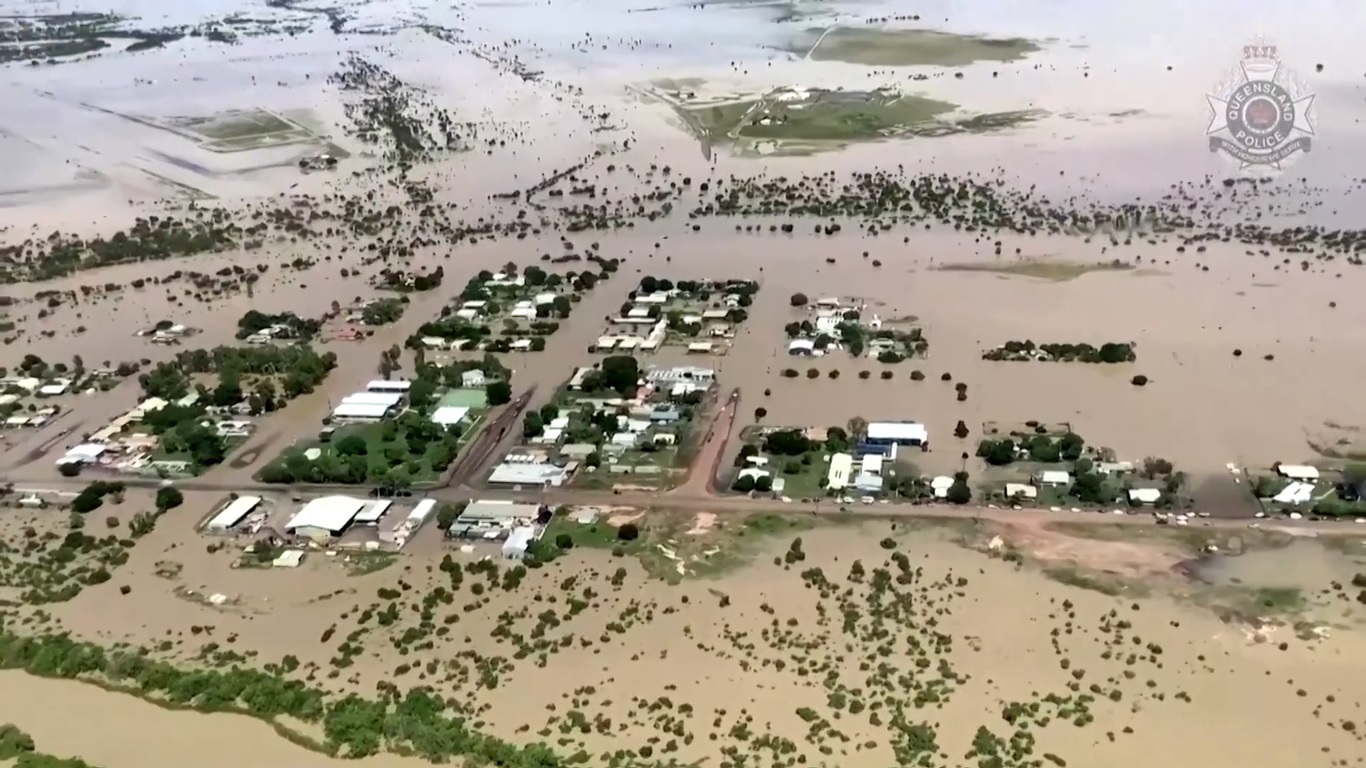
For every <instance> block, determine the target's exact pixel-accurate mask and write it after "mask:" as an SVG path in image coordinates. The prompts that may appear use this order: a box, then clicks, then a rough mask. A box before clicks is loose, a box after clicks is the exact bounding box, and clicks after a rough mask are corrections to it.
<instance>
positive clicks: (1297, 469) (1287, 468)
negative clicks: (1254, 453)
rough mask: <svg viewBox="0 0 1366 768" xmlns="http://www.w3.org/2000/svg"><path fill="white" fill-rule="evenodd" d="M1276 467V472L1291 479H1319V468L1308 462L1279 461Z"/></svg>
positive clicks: (1307, 480) (1305, 480) (1311, 480)
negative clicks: (1291, 462) (1287, 462)
mask: <svg viewBox="0 0 1366 768" xmlns="http://www.w3.org/2000/svg"><path fill="white" fill-rule="evenodd" d="M1274 469H1275V470H1276V474H1278V475H1280V476H1281V477H1284V478H1288V479H1290V480H1299V481H1301V482H1313V481H1315V480H1318V479H1319V468H1318V467H1312V466H1309V465H1308V464H1281V463H1279V462H1277V464H1276V465H1275V467H1274Z"/></svg>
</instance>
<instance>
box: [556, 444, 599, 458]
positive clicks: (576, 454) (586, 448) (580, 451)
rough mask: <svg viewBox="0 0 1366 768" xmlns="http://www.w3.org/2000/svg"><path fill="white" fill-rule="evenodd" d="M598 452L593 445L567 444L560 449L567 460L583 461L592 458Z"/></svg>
mask: <svg viewBox="0 0 1366 768" xmlns="http://www.w3.org/2000/svg"><path fill="white" fill-rule="evenodd" d="M597 450H598V447H597V446H596V445H593V444H592V443H566V444H565V445H563V446H561V447H560V455H561V456H564V457H565V458H569V459H575V460H578V461H582V460H584V459H586V458H588V457H589V456H592V455H593V453H594V452H595V451H597Z"/></svg>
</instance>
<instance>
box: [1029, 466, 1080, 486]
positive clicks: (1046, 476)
mask: <svg viewBox="0 0 1366 768" xmlns="http://www.w3.org/2000/svg"><path fill="white" fill-rule="evenodd" d="M1035 481H1036V482H1037V483H1038V484H1039V485H1040V486H1053V487H1057V486H1061V485H1071V484H1072V475H1071V474H1070V473H1068V472H1067V471H1065V470H1061V469H1045V470H1044V471H1042V472H1040V473H1039V474H1038V475H1037V476H1036V477H1035Z"/></svg>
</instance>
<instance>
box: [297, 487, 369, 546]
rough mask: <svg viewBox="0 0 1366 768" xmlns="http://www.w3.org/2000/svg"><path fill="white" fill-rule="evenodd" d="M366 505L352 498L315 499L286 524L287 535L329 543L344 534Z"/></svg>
mask: <svg viewBox="0 0 1366 768" xmlns="http://www.w3.org/2000/svg"><path fill="white" fill-rule="evenodd" d="M365 505H366V502H365V501H364V500H362V499H357V498H353V497H351V496H323V497H322V498H318V499H313V500H312V501H310V502H308V503H307V504H305V505H304V506H303V508H302V509H300V510H299V511H298V512H297V513H296V514H295V515H294V517H292V518H290V519H289V522H287V523H285V533H289V534H293V535H295V536H299V537H300V538H305V539H309V540H310V541H314V542H318V543H322V542H326V541H329V540H330V539H332V538H335V537H337V536H340V535H341V534H342V533H344V532H345V531H346V529H347V528H349V527H350V526H351V522H352V521H353V520H355V519H356V515H358V514H360V511H361V509H362V508H364V507H365Z"/></svg>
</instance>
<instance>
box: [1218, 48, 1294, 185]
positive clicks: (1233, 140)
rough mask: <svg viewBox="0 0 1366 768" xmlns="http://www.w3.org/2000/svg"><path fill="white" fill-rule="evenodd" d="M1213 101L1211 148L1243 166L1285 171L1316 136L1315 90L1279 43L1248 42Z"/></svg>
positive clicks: (1243, 167)
mask: <svg viewBox="0 0 1366 768" xmlns="http://www.w3.org/2000/svg"><path fill="white" fill-rule="evenodd" d="M1215 93H1216V94H1219V95H1210V96H1206V99H1208V101H1209V109H1210V123H1209V130H1208V131H1207V132H1206V133H1207V134H1208V136H1209V151H1210V152H1223V153H1224V154H1226V155H1228V156H1229V157H1232V158H1233V159H1235V160H1237V161H1238V163H1239V166H1238V167H1239V170H1243V169H1248V168H1254V169H1258V170H1268V171H1279V170H1280V169H1281V168H1283V167H1284V165H1285V164H1286V163H1287V162H1288V161H1291V160H1293V159H1295V156H1296V155H1298V154H1299V153H1301V152H1308V151H1309V150H1310V147H1311V146H1312V141H1313V136H1314V94H1312V93H1309V92H1308V91H1307V90H1306V89H1305V87H1304V85H1303V83H1301V82H1300V80H1299V79H1298V78H1297V77H1295V74H1294V72H1292V71H1291V70H1290V69H1289V68H1287V67H1285V66H1283V65H1282V64H1281V60H1280V58H1279V57H1278V56H1277V55H1276V47H1275V46H1274V45H1266V44H1265V43H1262V42H1260V41H1259V42H1257V43H1255V44H1252V45H1245V46H1243V60H1242V61H1241V62H1239V64H1238V66H1237V67H1235V68H1233V69H1232V70H1231V71H1230V73H1229V75H1228V76H1227V77H1226V78H1225V79H1224V81H1223V82H1221V83H1220V84H1219V85H1218V86H1217V87H1216V89H1215Z"/></svg>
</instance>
